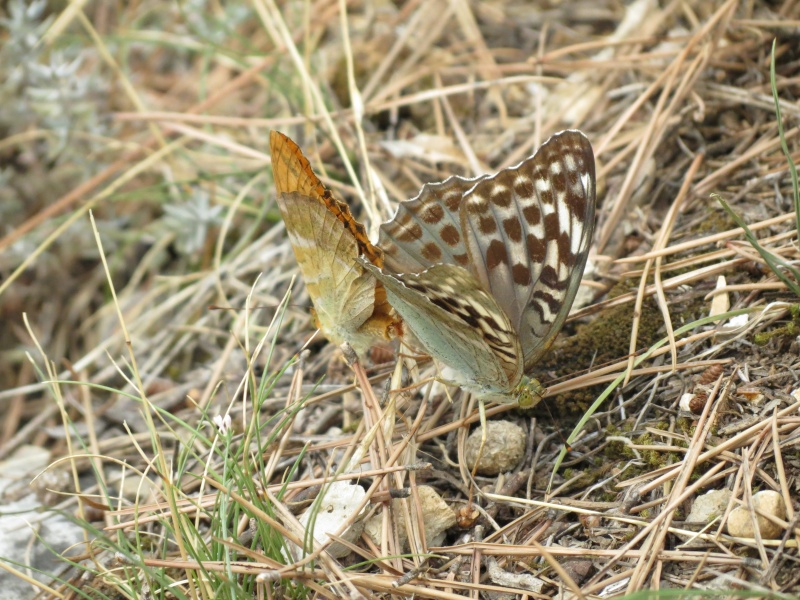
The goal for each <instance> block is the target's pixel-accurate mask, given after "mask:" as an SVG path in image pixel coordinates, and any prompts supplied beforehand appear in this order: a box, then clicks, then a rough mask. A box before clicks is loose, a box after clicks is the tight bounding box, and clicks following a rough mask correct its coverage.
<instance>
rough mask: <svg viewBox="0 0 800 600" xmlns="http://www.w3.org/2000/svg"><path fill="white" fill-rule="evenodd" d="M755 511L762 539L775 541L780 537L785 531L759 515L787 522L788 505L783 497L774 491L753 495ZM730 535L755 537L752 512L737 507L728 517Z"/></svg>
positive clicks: (764, 491) (745, 508) (743, 507)
mask: <svg viewBox="0 0 800 600" xmlns="http://www.w3.org/2000/svg"><path fill="white" fill-rule="evenodd" d="M753 509H754V510H755V512H756V522H757V523H758V530H759V533H760V534H761V537H762V538H763V539H765V540H774V539H776V538H778V537H780V535H781V533H782V532H783V529H782V528H781V526H780V525H778V524H777V523H773V522H772V521H770V520H769V519H767V518H766V517H762V516H761V515H760V514H758V513H763V514H766V515H770V516H773V517H777V518H778V519H781V520H782V521H783V520H786V505H785V504H784V502H783V497H782V496H781V495H780V494H779V493H778V492H775V491H773V490H762V491H760V492H756V493H755V494H753ZM728 533H729V534H730V535H732V536H734V537H744V538H752V537H755V529H754V528H753V519H752V516H751V514H750V511H749V510H747V507H745V506H737V507H736V508H734V509H733V510H732V511H731V514H730V515H728Z"/></svg>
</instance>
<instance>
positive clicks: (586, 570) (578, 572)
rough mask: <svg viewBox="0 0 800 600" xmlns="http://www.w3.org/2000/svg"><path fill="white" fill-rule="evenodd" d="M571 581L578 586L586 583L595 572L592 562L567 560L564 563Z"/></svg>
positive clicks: (582, 559)
mask: <svg viewBox="0 0 800 600" xmlns="http://www.w3.org/2000/svg"><path fill="white" fill-rule="evenodd" d="M562 566H563V567H564V570H565V571H566V572H567V575H569V577H570V579H572V581H574V582H575V583H577V584H578V585H580V584H582V583H583V582H584V581H586V579H587V577H589V575H590V574H591V572H592V570H593V568H594V567H593V566H592V561H591V560H587V559H585V558H578V559H572V560H566V561H564V562H563V563H562Z"/></svg>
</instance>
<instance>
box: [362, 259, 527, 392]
mask: <svg viewBox="0 0 800 600" xmlns="http://www.w3.org/2000/svg"><path fill="white" fill-rule="evenodd" d="M362 262H363V261H362ZM364 266H365V267H366V268H367V269H368V270H369V271H370V272H371V273H372V274H373V275H374V276H375V277H376V278H377V279H378V280H379V281H380V282H381V283H383V285H384V286H385V288H386V292H387V294H388V297H389V302H390V304H391V305H392V306H393V307H394V309H395V310H396V311H397V312H398V313H399V314H400V315H401V316H402V317H403V319H404V321H405V322H406V323H410V324H413V325H412V326H411V328H412V330H413V332H414V335H415V336H416V337H417V339H418V340H419V341H420V343H421V344H422V345H423V346H424V347H425V348H426V350H427V351H428V352H429V353H430V354H431V356H433V357H434V358H436V359H437V360H439V361H441V362H442V363H444V364H445V365H447V366H449V367H450V368H452V369H453V370H454V371H456V372H457V373H458V374H459V375H460V376H461V377H462V378H463V380H464V382H465V384H466V385H467V387H471V388H472V389H474V390H475V391H479V392H480V393H481V394H482V395H484V396H485V395H495V394H498V393H500V392H502V391H506V390H509V389H511V388H512V387H514V386H515V385H516V384H517V383H518V382H519V380H520V378H521V377H522V369H521V367H522V361H521V354H520V352H521V350H520V346H519V340H518V339H517V336H516V333H515V332H514V330H513V328H512V327H511V324H510V323H509V321H508V318H507V317H506V316H505V315H504V313H503V312H502V310H500V309H499V307H498V306H497V303H496V302H495V301H494V299H493V298H492V297H491V296H490V295H489V294H487V293H486V292H484V291H483V290H482V289H481V287H480V286H479V285H478V282H477V281H476V280H475V278H474V277H473V276H472V275H471V274H470V273H469V272H468V271H467V270H466V269H463V268H462V267H458V266H455V265H436V266H434V267H431V268H430V269H427V270H425V271H422V272H420V273H415V274H397V275H388V274H385V273H384V272H382V271H381V270H380V269H377V268H376V267H374V266H372V265H369V264H364Z"/></svg>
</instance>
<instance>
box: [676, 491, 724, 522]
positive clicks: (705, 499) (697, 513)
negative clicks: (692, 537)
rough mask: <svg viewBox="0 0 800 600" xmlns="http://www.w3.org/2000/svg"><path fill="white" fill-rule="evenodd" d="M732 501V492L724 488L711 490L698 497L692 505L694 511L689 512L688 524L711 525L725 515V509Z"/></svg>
mask: <svg viewBox="0 0 800 600" xmlns="http://www.w3.org/2000/svg"><path fill="white" fill-rule="evenodd" d="M730 500H731V491H730V490H729V489H724V488H723V489H721V490H711V491H710V492H708V493H707V494H703V495H702V496H698V497H697V498H695V501H694V502H693V503H692V509H691V510H690V511H689V516H688V517H686V522H687V523H700V524H701V525H705V524H706V523H710V522H711V521H713V520H714V519H716V518H717V517H721V516H722V515H723V514H725V509H726V508H727V507H728V502H730Z"/></svg>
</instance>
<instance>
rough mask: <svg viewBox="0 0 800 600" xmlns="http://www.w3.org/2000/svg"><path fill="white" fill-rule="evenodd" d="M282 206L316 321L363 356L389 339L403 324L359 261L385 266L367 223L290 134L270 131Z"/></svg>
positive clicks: (379, 284) (278, 196)
mask: <svg viewBox="0 0 800 600" xmlns="http://www.w3.org/2000/svg"><path fill="white" fill-rule="evenodd" d="M269 141H270V149H271V153H272V175H273V179H274V180H275V191H276V196H277V201H278V208H279V209H280V211H281V215H282V217H283V222H284V224H285V225H286V232H287V234H288V236H289V241H290V242H291V244H292V248H293V250H294V254H295V257H296V258H297V263H298V265H299V266H300V271H301V273H302V274H303V280H304V281H305V284H306V290H307V291H308V295H309V297H310V298H311V302H312V303H313V304H314V309H315V311H314V312H315V316H316V321H317V326H318V327H319V328H320V329H321V330H322V332H323V333H324V334H325V335H326V336H327V337H328V339H329V340H331V341H332V342H334V343H335V344H337V345H338V344H341V343H343V342H347V343H349V344H350V345H351V346H352V347H353V349H354V350H355V351H356V352H357V353H358V354H359V355H361V356H363V355H364V353H365V352H366V351H367V350H368V349H369V348H370V346H372V344H373V343H374V342H375V341H376V340H381V339H383V340H389V339H392V338H394V337H396V336H397V335H399V334H400V333H401V331H402V323H401V321H400V319H399V318H398V317H397V315H396V314H395V312H394V310H393V309H392V307H391V306H390V305H389V303H388V301H387V298H386V290H385V289H384V287H383V285H382V284H381V283H380V282H378V281H376V280H375V278H374V277H372V276H371V275H370V274H369V273H367V272H366V271H365V267H363V266H362V265H361V264H360V263H358V262H357V261H356V259H357V258H358V257H362V258H363V259H364V261H365V263H366V264H369V265H370V266H374V267H376V268H380V267H382V266H383V253H382V252H381V250H380V248H377V247H376V246H375V245H374V244H372V243H371V242H370V241H369V238H368V237H367V233H366V231H365V229H364V226H363V225H362V224H361V223H359V222H358V221H356V220H355V218H354V217H353V215H352V214H351V213H350V209H349V208H348V207H347V205H346V204H344V203H342V202H340V201H338V200H336V199H335V198H334V197H333V195H332V194H331V192H330V190H329V189H327V188H326V187H325V186H324V185H323V184H322V182H321V181H320V180H319V178H318V177H317V176H316V175H315V174H314V171H313V170H312V169H311V165H310V164H309V162H308V159H306V157H305V156H303V153H302V151H301V150H300V148H299V147H298V146H297V144H295V143H294V142H293V141H292V140H291V139H289V138H288V137H287V136H285V135H284V134H282V133H280V132H278V131H272V132H270V138H269Z"/></svg>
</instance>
